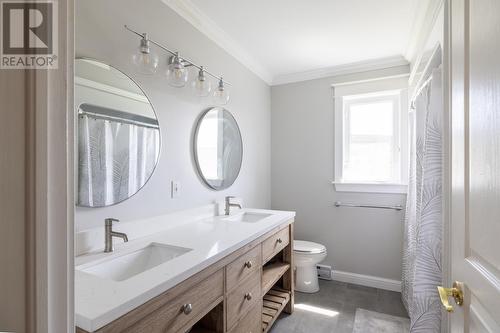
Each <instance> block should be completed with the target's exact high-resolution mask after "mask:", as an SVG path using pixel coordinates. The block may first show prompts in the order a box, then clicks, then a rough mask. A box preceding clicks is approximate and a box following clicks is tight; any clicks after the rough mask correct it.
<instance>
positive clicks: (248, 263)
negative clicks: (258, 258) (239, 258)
mask: <svg viewBox="0 0 500 333" xmlns="http://www.w3.org/2000/svg"><path fill="white" fill-rule="evenodd" d="M252 265H253V263H252V261H251V260H249V261H247V262H246V263H245V267H246V268H252Z"/></svg>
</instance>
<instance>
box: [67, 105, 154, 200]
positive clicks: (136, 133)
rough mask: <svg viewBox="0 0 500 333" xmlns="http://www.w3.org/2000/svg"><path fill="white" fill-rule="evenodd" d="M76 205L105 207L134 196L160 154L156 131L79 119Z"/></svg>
mask: <svg viewBox="0 0 500 333" xmlns="http://www.w3.org/2000/svg"><path fill="white" fill-rule="evenodd" d="M78 127H79V128H78V136H79V137H78V153H79V154H78V155H79V156H78V203H77V204H78V205H80V206H92V207H99V206H106V205H110V204H114V203H117V202H120V201H122V200H125V199H126V198H128V197H130V196H132V195H134V194H135V193H136V192H137V191H138V190H139V189H140V188H141V187H142V186H143V185H144V184H145V183H146V181H147V180H148V178H149V177H150V175H151V174H152V173H153V170H154V168H155V165H156V161H157V158H158V154H159V145H160V137H159V131H158V129H155V128H149V127H144V126H139V125H133V124H125V123H120V122H115V121H110V120H104V119H99V118H93V117H89V116H87V115H80V116H79V121H78Z"/></svg>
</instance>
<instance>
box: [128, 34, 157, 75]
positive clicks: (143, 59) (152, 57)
mask: <svg viewBox="0 0 500 333" xmlns="http://www.w3.org/2000/svg"><path fill="white" fill-rule="evenodd" d="M132 62H133V63H134V65H135V66H136V68H137V71H138V72H139V73H141V74H147V75H151V74H154V73H156V71H157V69H158V63H159V57H158V55H157V54H156V53H154V52H151V47H150V44H149V39H148V34H146V33H144V34H142V35H141V43H140V45H139V47H138V49H137V52H136V53H134V54H133V55H132Z"/></svg>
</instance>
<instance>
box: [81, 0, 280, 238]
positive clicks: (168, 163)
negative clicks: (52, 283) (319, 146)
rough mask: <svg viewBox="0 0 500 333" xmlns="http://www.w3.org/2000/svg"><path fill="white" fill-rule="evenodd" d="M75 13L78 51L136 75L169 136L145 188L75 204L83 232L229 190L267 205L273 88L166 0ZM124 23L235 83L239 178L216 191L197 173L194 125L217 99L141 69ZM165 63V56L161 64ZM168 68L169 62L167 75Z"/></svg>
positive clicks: (110, 1)
mask: <svg viewBox="0 0 500 333" xmlns="http://www.w3.org/2000/svg"><path fill="white" fill-rule="evenodd" d="M75 17H76V54H77V56H86V57H91V58H96V59H99V60H101V61H103V62H106V63H108V64H110V65H113V66H115V67H117V68H118V69H120V70H122V71H123V72H125V73H127V74H129V75H131V76H132V77H133V78H134V79H135V80H136V81H137V82H138V83H139V85H140V86H141V87H142V88H143V89H144V90H145V92H146V94H147V95H148V97H149V98H150V100H151V101H152V103H153V105H154V108H155V109H156V112H157V114H158V118H159V122H160V126H161V130H162V140H163V141H162V151H161V156H160V162H159V165H158V167H157V169H156V171H155V173H154V175H153V176H152V178H151V179H150V181H149V182H148V183H147V184H146V186H145V187H144V188H143V189H142V190H141V191H140V192H139V193H138V194H137V195H135V196H134V197H133V198H131V199H129V200H126V201H125V202H123V203H121V204H118V205H116V206H112V207H108V208H97V209H89V208H77V209H76V230H77V231H78V230H83V229H87V228H90V227H96V226H100V225H102V224H103V219H104V218H106V217H110V216H113V217H116V218H119V219H122V220H124V221H127V220H134V219H137V218H142V217H149V216H155V215H160V214H165V213H168V212H171V211H176V210H181V209H185V208H191V207H195V206H199V205H204V204H207V203H211V202H213V201H215V200H220V199H221V198H223V197H224V196H225V195H237V196H241V197H242V198H244V205H245V206H250V207H259V208H269V206H270V196H271V194H270V192H271V179H270V168H271V165H270V163H271V160H270V154H271V152H270V120H271V115H270V112H271V111H270V98H271V91H270V88H269V86H268V85H267V84H265V83H264V82H263V81H262V80H260V79H259V78H258V77H257V76H255V75H254V74H253V73H251V72H250V71H249V70H247V69H246V68H245V67H244V66H243V65H241V64H240V63H239V62H237V61H236V60H235V59H234V58H232V57H231V56H229V55H228V54H227V53H226V52H225V51H223V50H222V49H220V48H219V47H218V46H216V45H215V44H214V43H213V42H212V41H210V40H209V39H208V38H206V37H205V36H204V35H203V34H202V33H200V32H199V31H198V30H196V29H195V28H193V27H192V26H191V25H190V24H188V23H187V22H186V21H184V20H183V19H182V18H180V17H179V16H178V15H177V14H176V13H175V12H173V11H172V10H170V9H169V8H168V7H167V6H166V5H165V4H163V3H162V2H161V1H149V0H148V1H132V0H107V1H102V0H78V1H76V15H75ZM124 24H128V25H130V26H131V27H133V28H136V29H138V30H140V31H144V32H149V33H150V36H151V38H153V39H155V40H158V41H159V42H161V43H163V44H165V45H166V46H168V47H169V48H171V49H174V50H179V51H181V52H182V55H184V56H185V57H187V58H190V59H192V60H193V61H195V62H198V63H199V64H202V65H205V66H206V67H207V68H208V69H209V70H211V71H213V72H215V73H220V74H222V75H224V78H225V79H227V80H228V81H229V82H231V83H232V84H233V85H232V86H231V87H230V91H231V101H230V102H229V104H228V105H227V109H228V110H230V111H231V112H232V113H233V114H234V116H235V118H236V120H237V121H238V124H239V125H240V128H241V132H242V135H243V149H244V155H243V166H242V170H241V173H240V176H239V178H238V179H237V180H236V182H235V184H234V185H233V186H232V187H230V188H229V189H228V190H225V191H221V192H214V191H212V190H209V189H208V188H206V187H205V186H204V185H203V184H202V182H201V181H200V180H199V179H198V177H197V174H196V171H195V167H194V164H193V161H192V156H191V155H192V154H191V141H190V140H191V137H192V132H193V126H194V124H195V121H196V119H197V117H198V116H199V114H200V113H201V112H202V111H203V110H204V109H206V108H207V107H209V106H210V105H211V101H210V99H208V100H199V99H197V98H196V97H194V95H193V94H192V93H191V89H189V88H184V89H177V88H172V87H170V86H168V84H167V81H166V78H165V76H163V75H155V76H144V75H139V74H135V73H134V70H133V67H132V66H131V63H130V57H131V54H132V52H134V51H135V50H136V48H137V47H138V45H139V39H138V38H137V37H136V36H134V35H132V34H131V33H129V32H127V31H125V30H124V28H123V25H124ZM165 62H166V58H165V56H163V57H162V65H164V63H165ZM164 71H165V68H164V67H163V68H162V69H161V73H162V74H163V73H164ZM192 74H193V75H194V74H195V72H192ZM214 84H216V82H214ZM171 180H177V181H180V183H181V195H180V197H179V198H175V199H171V198H170V181H171Z"/></svg>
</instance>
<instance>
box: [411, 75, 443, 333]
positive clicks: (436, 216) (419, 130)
mask: <svg viewBox="0 0 500 333" xmlns="http://www.w3.org/2000/svg"><path fill="white" fill-rule="evenodd" d="M442 117H443V97H442V79H441V71H440V69H435V70H434V71H433V73H432V76H431V78H430V79H429V80H428V81H427V83H426V84H425V85H424V86H423V88H422V89H421V92H420V93H419V95H418V96H417V97H416V98H415V100H414V102H413V106H412V110H411V111H410V132H411V139H410V144H411V149H410V178H409V183H408V196H407V201H406V202H407V204H406V214H405V235H404V253H403V278H402V297H403V303H404V304H405V306H406V309H407V310H408V313H409V315H410V332H412V333H416V332H425V333H432V332H440V330H441V302H440V300H439V295H438V292H437V286H438V285H441V283H442V272H441V238H442V168H443V159H442V132H443V130H442Z"/></svg>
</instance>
